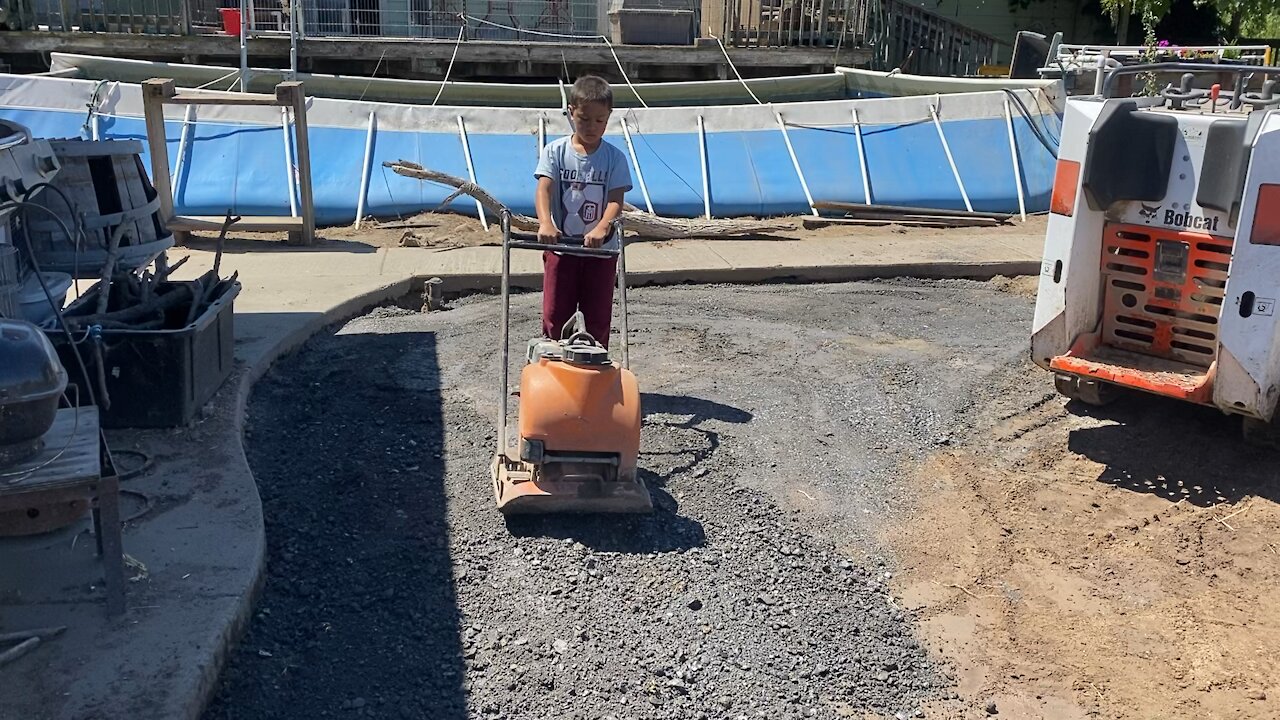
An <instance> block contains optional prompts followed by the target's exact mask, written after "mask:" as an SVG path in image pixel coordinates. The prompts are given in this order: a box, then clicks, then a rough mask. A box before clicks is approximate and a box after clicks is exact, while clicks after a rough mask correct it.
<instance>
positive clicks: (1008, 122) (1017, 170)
mask: <svg viewBox="0 0 1280 720" xmlns="http://www.w3.org/2000/svg"><path fill="white" fill-rule="evenodd" d="M1004 124H1005V128H1007V129H1008V130H1009V155H1010V157H1012V158H1013V184H1014V185H1015V186H1016V187H1017V188H1018V214H1019V215H1020V216H1021V217H1022V222H1026V221H1027V203H1026V200H1025V199H1023V197H1022V167H1021V166H1020V165H1019V164H1018V145H1017V143H1015V142H1014V140H1013V113H1011V112H1010V111H1009V98H1008V96H1005V99H1004Z"/></svg>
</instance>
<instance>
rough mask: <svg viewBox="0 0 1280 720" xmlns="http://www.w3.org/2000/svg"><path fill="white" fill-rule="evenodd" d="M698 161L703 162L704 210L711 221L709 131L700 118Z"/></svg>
mask: <svg viewBox="0 0 1280 720" xmlns="http://www.w3.org/2000/svg"><path fill="white" fill-rule="evenodd" d="M698 159H699V160H701V161H702V210H703V212H705V213H706V215H707V219H708V220H710V219H711V177H710V175H709V174H708V172H707V130H706V127H705V125H704V124H703V120H702V116H701V115H699V116H698Z"/></svg>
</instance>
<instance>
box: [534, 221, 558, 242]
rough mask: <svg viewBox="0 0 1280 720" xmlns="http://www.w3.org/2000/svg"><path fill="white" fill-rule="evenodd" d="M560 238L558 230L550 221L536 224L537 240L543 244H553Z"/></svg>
mask: <svg viewBox="0 0 1280 720" xmlns="http://www.w3.org/2000/svg"><path fill="white" fill-rule="evenodd" d="M559 239H560V231H559V230H558V229H556V226H555V225H552V224H551V223H541V224H540V225H538V242H540V243H542V244H544V245H554V244H555V243H556V241H557V240H559Z"/></svg>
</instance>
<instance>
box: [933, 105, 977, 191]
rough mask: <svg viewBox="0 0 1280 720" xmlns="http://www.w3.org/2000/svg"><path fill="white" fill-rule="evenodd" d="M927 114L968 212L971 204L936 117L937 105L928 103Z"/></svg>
mask: <svg viewBox="0 0 1280 720" xmlns="http://www.w3.org/2000/svg"><path fill="white" fill-rule="evenodd" d="M929 114H930V115H932V116H933V126H934V127H935V128H937V129H938V139H939V140H941V141H942V151H943V152H944V153H946V154H947V163H948V164H949V165H951V174H952V175H954V176H955V178H956V185H959V186H960V198H961V199H962V200H964V207H965V209H966V210H968V211H969V212H973V205H972V204H970V203H969V193H968V192H966V191H965V189H964V180H961V179H960V169H959V168H957V167H956V159H955V158H954V157H952V156H951V146H950V145H948V144H947V136H946V133H944V132H942V120H940V119H938V106H937V105H930V106H929Z"/></svg>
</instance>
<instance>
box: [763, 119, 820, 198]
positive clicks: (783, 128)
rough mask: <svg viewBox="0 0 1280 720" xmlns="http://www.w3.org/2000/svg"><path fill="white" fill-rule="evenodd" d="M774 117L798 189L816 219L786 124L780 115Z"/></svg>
mask: <svg viewBox="0 0 1280 720" xmlns="http://www.w3.org/2000/svg"><path fill="white" fill-rule="evenodd" d="M773 116H774V117H776V118H777V119H778V129H779V130H781V131H782V141H783V142H785V143H786V144H787V154H788V155H790V156H791V167H793V168H795V169H796V177H798V178H800V189H801V190H804V199H805V200H808V201H809V212H811V213H813V216H814V217H818V209H817V208H815V207H814V206H813V195H811V194H809V183H807V182H805V180H804V172H802V171H801V170H800V158H797V157H796V149H795V148H794V147H792V146H791V136H790V135H789V134H787V123H786V121H785V120H783V119H782V113H780V112H775V113H774V114H773Z"/></svg>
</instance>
